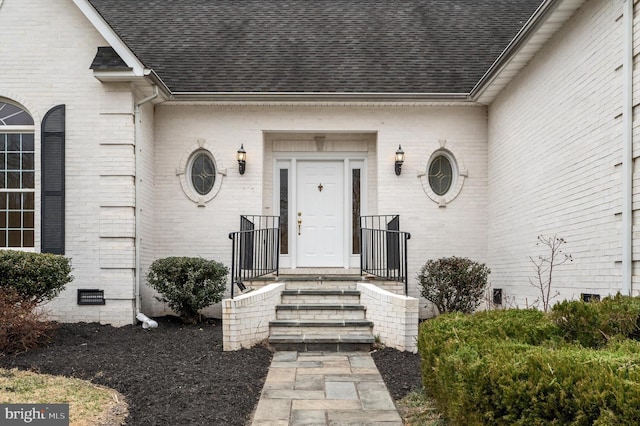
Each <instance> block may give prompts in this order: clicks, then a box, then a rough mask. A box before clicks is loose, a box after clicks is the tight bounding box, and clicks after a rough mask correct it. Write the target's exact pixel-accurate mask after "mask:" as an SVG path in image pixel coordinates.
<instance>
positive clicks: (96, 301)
mask: <svg viewBox="0 0 640 426" xmlns="http://www.w3.org/2000/svg"><path fill="white" fill-rule="evenodd" d="M78 305H104V290H86V289H85V290H80V289H78Z"/></svg>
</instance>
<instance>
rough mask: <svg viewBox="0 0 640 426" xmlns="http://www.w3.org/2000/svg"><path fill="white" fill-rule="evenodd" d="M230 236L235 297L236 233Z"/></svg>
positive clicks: (232, 280)
mask: <svg viewBox="0 0 640 426" xmlns="http://www.w3.org/2000/svg"><path fill="white" fill-rule="evenodd" d="M229 238H230V239H231V298H232V299H233V286H234V285H235V279H236V234H235V233H233V232H231V233H230V234H229Z"/></svg>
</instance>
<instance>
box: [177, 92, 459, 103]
mask: <svg viewBox="0 0 640 426" xmlns="http://www.w3.org/2000/svg"><path fill="white" fill-rule="evenodd" d="M171 99H172V100H173V101H187V102H197V101H203V102H309V101H311V102H331V101H335V102H344V101H347V102H358V101H359V102H400V103H404V102H451V103H457V102H465V103H471V102H472V101H471V99H470V98H469V95H468V94H466V93H347V92H344V93H334V92H326V93H325V92H267V93H261V92H173V93H172V97H171Z"/></svg>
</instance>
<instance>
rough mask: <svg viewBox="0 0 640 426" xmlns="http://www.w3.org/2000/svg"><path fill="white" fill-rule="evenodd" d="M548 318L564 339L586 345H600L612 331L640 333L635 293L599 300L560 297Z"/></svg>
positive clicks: (639, 305) (639, 301)
mask: <svg viewBox="0 0 640 426" xmlns="http://www.w3.org/2000/svg"><path fill="white" fill-rule="evenodd" d="M551 318H552V319H553V321H554V322H555V323H556V324H557V325H558V327H560V329H561V330H562V332H563V334H564V338H565V339H566V340H567V341H569V342H575V343H579V344H580V345H582V346H585V347H589V348H597V347H601V346H603V345H605V344H606V343H607V341H608V340H609V339H610V338H611V337H613V336H616V335H621V336H623V337H628V338H633V339H638V337H640V299H639V298H637V297H635V298H634V297H630V296H622V295H620V294H618V295H616V296H614V297H606V298H604V299H603V300H602V301H600V302H589V303H586V302H582V301H564V302H560V303H557V304H556V305H555V306H554V307H553V309H552V311H551Z"/></svg>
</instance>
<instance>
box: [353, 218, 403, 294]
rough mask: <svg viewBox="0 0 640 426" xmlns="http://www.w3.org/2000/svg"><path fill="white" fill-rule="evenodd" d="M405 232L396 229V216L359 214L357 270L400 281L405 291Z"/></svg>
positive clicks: (398, 223) (397, 225)
mask: <svg viewBox="0 0 640 426" xmlns="http://www.w3.org/2000/svg"><path fill="white" fill-rule="evenodd" d="M410 238H411V234H409V233H408V232H402V231H400V216H398V215H381V216H360V274H361V275H363V274H364V273H365V272H366V273H368V274H371V275H375V276H376V277H380V278H385V279H387V280H392V281H397V282H401V283H403V284H404V294H405V296H406V295H408V291H409V288H408V286H409V281H408V277H407V241H408V240H409V239H410Z"/></svg>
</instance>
